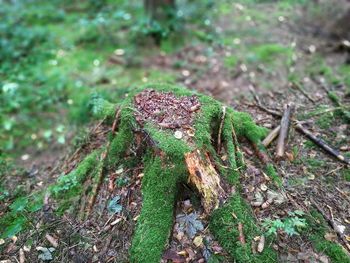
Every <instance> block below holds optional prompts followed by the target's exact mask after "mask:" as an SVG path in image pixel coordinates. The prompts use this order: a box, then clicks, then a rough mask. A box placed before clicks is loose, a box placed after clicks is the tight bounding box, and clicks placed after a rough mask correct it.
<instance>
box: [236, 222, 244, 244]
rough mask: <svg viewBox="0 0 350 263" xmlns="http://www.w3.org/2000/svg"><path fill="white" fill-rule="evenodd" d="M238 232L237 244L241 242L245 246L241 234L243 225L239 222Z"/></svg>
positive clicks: (242, 234)
mask: <svg viewBox="0 0 350 263" xmlns="http://www.w3.org/2000/svg"><path fill="white" fill-rule="evenodd" d="M238 232H239V242H241V244H242V245H245V237H244V233H243V224H242V223H241V222H239V223H238Z"/></svg>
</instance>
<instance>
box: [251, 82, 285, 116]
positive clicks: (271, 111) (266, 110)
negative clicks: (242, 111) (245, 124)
mask: <svg viewBox="0 0 350 263" xmlns="http://www.w3.org/2000/svg"><path fill="white" fill-rule="evenodd" d="M249 90H250V92H251V93H252V95H253V97H254V100H255V103H256V106H257V107H258V108H259V109H261V110H263V111H265V112H267V113H269V114H271V115H273V116H275V117H280V118H281V117H282V114H281V113H280V112H278V111H275V110H271V109H268V108H266V107H265V106H263V104H262V103H261V101H260V98H259V96H258V95H257V94H256V92H255V89H254V86H253V85H250V86H249Z"/></svg>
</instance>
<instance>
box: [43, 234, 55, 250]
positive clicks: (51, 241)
mask: <svg viewBox="0 0 350 263" xmlns="http://www.w3.org/2000/svg"><path fill="white" fill-rule="evenodd" d="M45 238H46V239H47V241H49V242H50V244H51V245H52V246H53V247H58V242H57V239H56V238H54V237H53V236H51V235H49V234H46V235H45Z"/></svg>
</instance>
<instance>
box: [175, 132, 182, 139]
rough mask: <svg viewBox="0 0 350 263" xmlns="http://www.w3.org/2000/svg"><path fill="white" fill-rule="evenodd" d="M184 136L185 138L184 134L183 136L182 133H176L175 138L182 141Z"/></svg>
mask: <svg viewBox="0 0 350 263" xmlns="http://www.w3.org/2000/svg"><path fill="white" fill-rule="evenodd" d="M182 136H183V134H182V132H181V131H176V132H175V133H174V137H175V138H176V139H179V140H180V139H182Z"/></svg>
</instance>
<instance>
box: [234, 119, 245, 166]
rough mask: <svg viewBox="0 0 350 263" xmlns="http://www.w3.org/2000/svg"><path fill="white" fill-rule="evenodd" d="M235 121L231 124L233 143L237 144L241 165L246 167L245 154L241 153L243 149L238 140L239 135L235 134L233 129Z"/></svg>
mask: <svg viewBox="0 0 350 263" xmlns="http://www.w3.org/2000/svg"><path fill="white" fill-rule="evenodd" d="M232 123H234V121H232V122H231V130H232V138H233V142H234V143H235V149H236V152H237V153H238V154H239V155H240V156H241V160H240V161H241V164H242V165H244V163H245V161H244V155H243V152H242V151H241V149H240V148H239V143H238V139H237V135H236V132H235V128H234V127H233V124H232Z"/></svg>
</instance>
